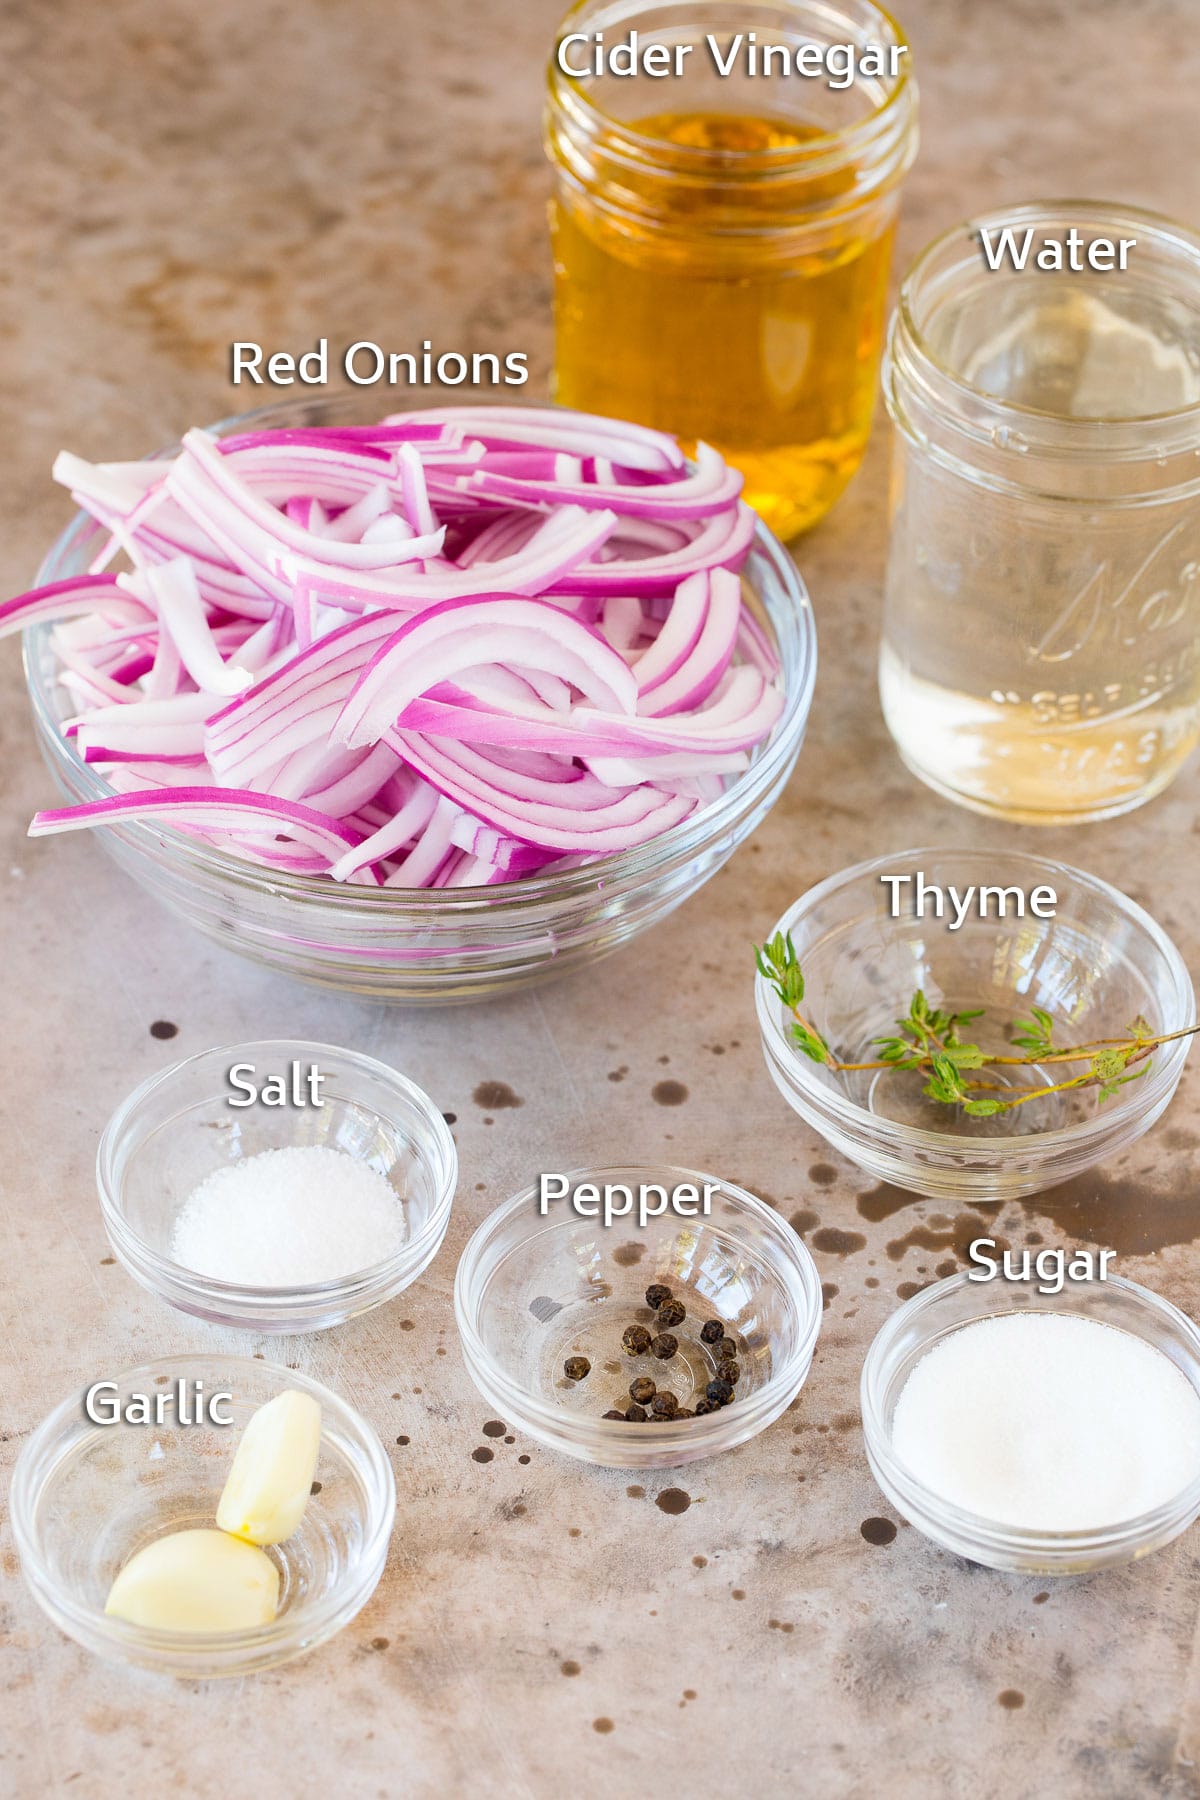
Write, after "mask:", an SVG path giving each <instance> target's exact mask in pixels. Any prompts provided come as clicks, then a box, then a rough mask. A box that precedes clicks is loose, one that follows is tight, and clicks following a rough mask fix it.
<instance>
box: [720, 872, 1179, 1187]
mask: <svg viewBox="0 0 1200 1800" xmlns="http://www.w3.org/2000/svg"><path fill="white" fill-rule="evenodd" d="M995 856H996V853H995V852H993V851H990V850H975V849H971V848H962V849H954V848H951V847H948V846H947V845H944V844H943V845H923V846H921V847H920V848H918V849H915V850H894V851H892V852H891V853H890V854H888V855H885V856H873V857H871V858H869V859H868V860H867V861H866V862H860V863H854V864H853V865H852V866H851V867H849V868H846V869H840V870H838V872H837V874H835V875H830V876H827V877H826V879H825V880H824V881H820V882H818V883H817V884H816V886H815V887H811V888H809V889H808V890H807V891H806V892H805V893H803V894H802V895H801V896H800V898H799V899H798V900H796V901H794V902H793V904H792V905H791V906H789V907H788V909H787V911H786V912H785V913H784V914H783V915H782V916H781V917H780V918H779V919H778V921H777V922H776V923H775V924H774V925H773V926H772V927H771V930H770V932H769V933H768V934H767V935H768V938H771V937H774V935H775V933H776V932H780V931H782V932H787V931H791V930H792V929H793V927H794V926H795V925H796V923H797V921H798V920H800V919H801V918H803V917H804V915H805V913H807V912H809V911H811V910H812V909H813V908H814V907H817V906H819V905H820V904H821V903H822V901H824V900H827V899H828V898H829V897H830V896H831V895H833V894H836V893H837V892H838V890H839V889H841V888H848V887H850V886H852V885H853V883H854V882H856V881H861V880H864V879H865V878H867V877H868V876H871V875H878V874H880V873H894V872H895V871H896V870H897V869H898V868H899V867H900V866H901V865H903V864H908V863H916V862H918V861H922V862H924V863H925V865H926V866H927V867H928V866H933V867H936V863H937V859H938V858H963V857H974V858H984V857H991V858H992V859H993V862H994V860H995ZM1003 858H1004V862H1005V865H1006V867H1008V866H1011V865H1015V864H1022V865H1024V866H1026V867H1027V868H1029V869H1030V870H1031V871H1033V870H1036V871H1037V873H1038V874H1039V875H1041V876H1049V877H1057V878H1059V879H1060V880H1061V878H1062V877H1063V876H1065V877H1067V879H1068V880H1069V881H1070V882H1071V883H1072V885H1073V886H1076V887H1081V888H1085V889H1086V890H1087V891H1088V892H1090V893H1092V894H1094V895H1097V896H1099V897H1100V898H1101V899H1103V900H1105V901H1107V902H1108V903H1109V904H1110V905H1111V906H1112V907H1113V908H1114V910H1115V911H1116V912H1117V913H1118V914H1120V916H1121V917H1123V918H1125V919H1126V920H1128V921H1129V922H1130V923H1132V924H1134V925H1136V926H1137V927H1138V929H1139V930H1140V931H1142V932H1144V933H1145V935H1146V936H1147V937H1148V938H1149V939H1150V941H1151V942H1152V943H1153V945H1154V947H1155V949H1156V950H1157V952H1158V954H1159V955H1160V956H1161V958H1162V960H1163V962H1164V963H1165V964H1166V966H1167V968H1168V970H1169V971H1170V973H1171V975H1172V977H1173V981H1174V987H1175V993H1176V997H1177V999H1178V1001H1179V1004H1180V1009H1181V1012H1183V1013H1186V1023H1188V1024H1191V1023H1193V1022H1194V1020H1195V1016H1196V998H1195V991H1194V989H1193V987H1192V980H1191V977H1190V975H1189V974H1188V970H1187V965H1186V963H1185V962H1184V960H1183V957H1182V956H1181V955H1180V953H1179V950H1178V949H1177V948H1176V946H1175V944H1174V943H1173V942H1172V940H1171V939H1170V938H1169V937H1168V936H1167V934H1166V932H1165V931H1164V930H1163V928H1162V926H1161V925H1159V924H1158V922H1157V921H1156V920H1155V919H1152V918H1151V916H1150V914H1149V913H1148V912H1146V911H1145V909H1144V908H1143V907H1140V906H1139V905H1138V904H1137V902H1136V901H1134V900H1131V899H1129V897H1128V895H1126V894H1122V893H1121V891H1120V889H1119V888H1115V887H1113V886H1111V884H1110V883H1109V882H1107V881H1103V880H1101V878H1100V876H1099V875H1089V874H1088V873H1087V871H1086V870H1085V869H1077V868H1074V867H1073V866H1072V865H1071V864H1070V863H1063V862H1058V861H1056V860H1053V859H1051V858H1049V857H1043V856H1038V855H1037V854H1035V853H1034V852H1032V851H1029V850H1005V851H1004V852H1003ZM1007 885H1011V883H1009V884H1007ZM1031 885H1032V884H1031ZM1056 891H1059V890H1056ZM1059 904H1060V906H1061V904H1062V900H1061V892H1060V899H1059ZM754 1003H755V1010H756V1012H757V1014H758V1026H759V1031H760V1033H761V1034H762V1040H763V1044H764V1046H765V1048H766V1049H767V1051H768V1052H769V1054H770V1055H771V1057H772V1059H773V1060H774V1062H775V1064H776V1066H778V1067H780V1068H781V1069H783V1070H784V1071H786V1072H787V1074H788V1075H789V1077H790V1079H791V1081H792V1083H793V1085H794V1086H795V1087H796V1088H798V1089H799V1090H800V1091H801V1092H802V1093H804V1095H805V1096H806V1097H807V1098H808V1099H809V1100H810V1101H811V1102H812V1104H813V1106H814V1107H815V1108H817V1109H818V1110H819V1111H821V1112H823V1113H827V1114H829V1115H831V1116H832V1117H833V1118H835V1119H837V1120H838V1121H839V1122H840V1123H841V1124H843V1125H844V1126H845V1127H846V1128H847V1130H848V1131H851V1132H853V1133H854V1134H855V1136H857V1137H859V1138H872V1139H876V1138H886V1139H888V1140H889V1141H891V1142H893V1143H896V1144H904V1145H908V1146H911V1147H912V1148H913V1149H914V1150H925V1151H927V1152H929V1153H930V1154H931V1155H938V1154H945V1153H946V1152H947V1151H953V1152H955V1153H956V1154H957V1153H960V1152H962V1151H964V1150H967V1149H969V1150H971V1151H973V1152H975V1153H978V1154H980V1155H988V1156H992V1155H994V1156H996V1157H1007V1156H1022V1155H1023V1156H1028V1155H1029V1154H1030V1153H1031V1152H1035V1151H1036V1153H1037V1154H1038V1155H1041V1154H1042V1153H1043V1152H1045V1151H1050V1150H1058V1149H1068V1148H1070V1147H1071V1146H1073V1145H1078V1144H1084V1143H1086V1142H1087V1141H1088V1139H1089V1138H1094V1137H1101V1136H1105V1135H1107V1134H1108V1132H1110V1131H1111V1128H1112V1126H1113V1124H1114V1123H1116V1122H1120V1121H1123V1120H1124V1119H1126V1118H1133V1117H1136V1116H1137V1115H1138V1114H1141V1113H1145V1112H1147V1111H1149V1110H1150V1108H1151V1107H1152V1106H1153V1105H1154V1104H1155V1102H1156V1101H1158V1100H1160V1099H1162V1098H1163V1097H1164V1096H1166V1095H1169V1094H1170V1092H1171V1091H1172V1089H1173V1088H1174V1087H1175V1085H1176V1083H1177V1082H1178V1080H1179V1077H1180V1075H1181V1074H1182V1072H1183V1065H1184V1062H1185V1061H1186V1059H1187V1054H1188V1049H1189V1047H1190V1044H1191V1041H1192V1040H1191V1039H1190V1038H1177V1039H1176V1040H1175V1042H1174V1043H1172V1044H1167V1045H1165V1046H1164V1048H1163V1049H1162V1050H1161V1051H1156V1052H1155V1055H1154V1059H1153V1060H1154V1064H1155V1066H1154V1067H1153V1068H1152V1069H1151V1071H1150V1073H1149V1074H1148V1075H1145V1076H1143V1077H1142V1078H1141V1079H1140V1080H1138V1081H1136V1082H1132V1083H1131V1084H1130V1086H1129V1087H1128V1089H1126V1090H1125V1092H1124V1094H1119V1095H1117V1096H1116V1097H1115V1098H1114V1099H1112V1100H1106V1101H1105V1103H1104V1108H1103V1110H1102V1111H1097V1112H1095V1113H1093V1114H1092V1116H1091V1117H1090V1118H1088V1119H1078V1120H1076V1121H1075V1122H1074V1123H1073V1124H1071V1125H1063V1126H1060V1127H1058V1128H1057V1129H1056V1130H1054V1131H1032V1132H1028V1133H1026V1134H1025V1135H1024V1136H1021V1135H1020V1134H1016V1135H1014V1134H1008V1133H998V1134H997V1135H996V1136H995V1137H987V1138H965V1137H961V1136H956V1135H955V1134H954V1133H953V1132H948V1131H927V1130H926V1129H925V1128H924V1127H923V1126H917V1125H904V1124H900V1123H899V1122H898V1121H896V1120H894V1119H886V1118H882V1117H880V1116H878V1115H877V1114H875V1113H873V1112H869V1111H868V1110H867V1109H866V1107H863V1106H859V1105H858V1104H857V1103H856V1102H855V1101H853V1100H850V1099H848V1098H847V1096H846V1095H845V1094H843V1093H841V1092H839V1091H838V1089H837V1088H834V1087H822V1086H820V1085H819V1083H818V1082H817V1080H816V1079H815V1075H816V1071H817V1069H818V1068H819V1066H820V1065H819V1064H817V1063H811V1062H809V1061H808V1059H807V1058H806V1057H804V1056H802V1055H801V1053H800V1052H799V1050H798V1049H797V1048H796V1046H795V1045H794V1043H793V1042H792V1041H791V1039H790V1038H789V1036H788V1034H787V1031H786V1030H785V1028H784V1024H783V1020H782V1018H781V1016H780V1014H781V1002H780V1000H779V997H778V995H777V994H776V993H775V991H774V989H773V988H772V987H770V985H769V984H768V982H767V981H766V979H765V978H764V976H763V975H762V973H761V972H760V971H759V972H756V973H755V977H754ZM1184 1022H1185V1021H1183V1020H1181V1021H1180V1023H1179V1024H1178V1025H1175V1024H1172V1025H1170V1026H1168V1027H1167V1029H1169V1030H1172V1031H1175V1030H1179V1029H1182V1026H1183V1024H1184Z"/></svg>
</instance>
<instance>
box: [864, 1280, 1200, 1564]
mask: <svg viewBox="0 0 1200 1800" xmlns="http://www.w3.org/2000/svg"><path fill="white" fill-rule="evenodd" d="M1014 1312H1021V1313H1028V1312H1038V1313H1047V1312H1050V1313H1070V1314H1073V1315H1075V1316H1077V1317H1082V1318H1088V1319H1092V1320H1094V1321H1095V1322H1096V1323H1097V1324H1101V1325H1111V1326H1115V1327H1117V1328H1118V1329H1119V1330H1122V1331H1128V1332H1130V1333H1131V1334H1132V1335H1133V1336H1134V1337H1138V1338H1142V1339H1144V1340H1145V1342H1146V1343H1148V1344H1151V1345H1153V1346H1154V1348H1155V1349H1156V1350H1161V1351H1162V1352H1163V1353H1164V1355H1166V1356H1169V1357H1170V1359H1171V1361H1172V1362H1173V1363H1174V1364H1175V1366H1176V1368H1178V1369H1179V1370H1181V1371H1182V1373H1183V1374H1184V1375H1185V1376H1186V1377H1187V1379H1188V1381H1189V1382H1190V1383H1191V1384H1192V1386H1193V1387H1194V1388H1195V1389H1196V1390H1197V1391H1198V1392H1200V1331H1197V1329H1196V1327H1195V1325H1194V1324H1193V1323H1192V1321H1191V1320H1190V1319H1189V1318H1188V1317H1187V1316H1186V1314H1184V1313H1181V1312H1180V1311H1179V1308H1178V1307H1176V1306H1172V1305H1171V1304H1170V1302H1169V1301H1167V1300H1163V1299H1161V1298H1160V1297H1159V1295H1158V1294H1154V1293H1151V1291H1150V1289H1149V1288H1145V1287H1141V1286H1139V1285H1138V1283H1137V1282H1136V1281H1126V1280H1125V1279H1124V1278H1123V1277H1122V1276H1119V1275H1109V1276H1107V1277H1106V1279H1105V1280H1104V1281H1067V1282H1066V1283H1065V1285H1064V1286H1063V1289H1062V1291H1061V1292H1060V1293H1057V1294H1041V1293H1039V1292H1038V1291H1037V1288H1036V1286H1035V1285H1034V1284H1032V1283H1029V1282H1019V1283H1017V1282H1007V1281H1004V1280H1000V1279H996V1280H992V1281H989V1282H987V1283H982V1282H977V1281H972V1280H970V1278H969V1277H968V1275H967V1274H966V1273H965V1272H964V1273H962V1274H958V1275H951V1276H950V1277H949V1279H948V1280H946V1281H935V1282H934V1283H933V1284H932V1285H931V1286H930V1287H927V1288H925V1289H923V1290H922V1292H921V1293H919V1294H915V1295H914V1296H913V1298H912V1299H911V1300H907V1301H906V1302H905V1303H904V1305H903V1306H901V1307H900V1308H899V1309H898V1310H897V1311H896V1312H894V1313H893V1314H892V1316H891V1318H890V1319H888V1321H887V1322H886V1324H885V1325H884V1326H883V1328H882V1330H881V1331H880V1332H879V1333H878V1335H877V1336H876V1338H875V1340H874V1342H873V1343H872V1345H871V1348H870V1349H869V1350H868V1352H867V1359H866V1361H865V1363H864V1364H863V1372H862V1421H863V1437H864V1439H865V1442H866V1447H867V1460H868V1462H869V1463H870V1465H871V1473H872V1474H873V1475H874V1477H875V1479H876V1481H877V1482H878V1483H879V1486H880V1488H881V1489H882V1491H883V1493H884V1494H886V1495H887V1498H888V1499H889V1500H890V1501H891V1503H892V1505H893V1506H894V1507H895V1508H896V1510H897V1511H898V1512H900V1513H902V1514H903V1516H904V1517H905V1518H906V1519H907V1520H908V1521H909V1522H910V1524H912V1525H915V1526H916V1528H917V1530H918V1531H921V1532H923V1533H924V1534H925V1536H926V1537H928V1538H932V1539H933V1541H934V1543H936V1544H941V1545H942V1546H943V1547H944V1548H945V1549H947V1550H953V1551H954V1552H955V1553H956V1554H957V1555H959V1556H966V1557H969V1558H970V1560H971V1561H972V1562H976V1563H983V1564H985V1565H986V1567H988V1568H989V1569H1009V1570H1013V1571H1015V1572H1016V1573H1018V1574H1023V1575H1081V1574H1085V1573H1087V1572H1088V1571H1089V1570H1092V1569H1103V1568H1108V1567H1110V1566H1111V1565H1112V1564H1114V1563H1123V1562H1132V1561H1133V1560H1134V1559H1135V1558H1136V1557H1140V1556H1148V1555H1149V1553H1150V1551H1151V1550H1157V1549H1159V1548H1161V1546H1162V1545H1163V1544H1167V1543H1170V1541H1171V1539H1172V1538H1173V1537H1177V1536H1178V1535H1179V1533H1180V1532H1181V1531H1184V1530H1186V1528H1187V1527H1188V1526H1189V1525H1190V1524H1191V1523H1192V1521H1193V1520H1194V1519H1195V1518H1196V1517H1197V1516H1200V1476H1197V1478H1196V1479H1195V1480H1193V1481H1191V1482H1190V1483H1189V1484H1188V1486H1187V1487H1185V1488H1183V1489H1181V1490H1180V1492H1179V1493H1178V1494H1176V1495H1175V1496H1174V1497H1173V1498H1172V1499H1171V1500H1169V1501H1167V1502H1165V1503H1164V1504H1163V1505H1161V1506H1157V1507H1155V1508H1154V1509H1153V1510H1152V1511H1150V1512H1146V1513H1142V1514H1139V1515H1138V1516H1137V1517H1135V1518H1132V1519H1123V1520H1121V1521H1120V1522H1119V1523H1118V1524H1115V1525H1106V1526H1103V1527H1101V1528H1098V1529H1096V1530H1091V1531H1033V1530H1027V1529H1021V1528H1018V1527H1017V1526H1014V1525H1009V1524H1002V1523H999V1522H997V1521H996V1520H994V1519H985V1518H982V1517H981V1516H980V1515H978V1514H976V1513H973V1512H968V1511H967V1510H965V1509H964V1508H963V1507H961V1506H956V1505H954V1504H953V1503H951V1502H950V1501H948V1500H946V1499H944V1498H943V1497H942V1495H940V1494H937V1493H935V1492H934V1491H933V1490H932V1489H930V1488H928V1487H926V1486H925V1485H924V1484H923V1483H922V1482H921V1481H919V1480H918V1479H917V1478H916V1476H915V1475H913V1474H912V1473H911V1471H910V1470H909V1469H908V1468H906V1466H905V1465H904V1463H902V1462H901V1460H900V1458H899V1457H898V1456H897V1455H896V1452H895V1449H894V1447H893V1443H892V1427H893V1424H894V1421H895V1417H896V1406H897V1402H898V1401H899V1399H900V1395H901V1393H902V1392H903V1390H904V1384H905V1382H906V1381H907V1380H908V1378H909V1376H910V1374H911V1373H912V1371H913V1369H914V1368H915V1367H916V1365H917V1363H918V1362H920V1360H921V1358H922V1357H923V1356H925V1355H927V1354H928V1352H929V1351H930V1350H932V1349H933V1348H934V1346H935V1345H936V1344H938V1343H939V1342H940V1341H941V1340H942V1339H943V1338H945V1337H947V1336H949V1335H950V1334H951V1333H953V1332H955V1331H957V1330H959V1329H961V1327H962V1326H964V1325H969V1324H971V1323H972V1322H973V1321H974V1320H976V1319H991V1318H997V1317H999V1316H1001V1315H1003V1314H1005V1313H1014ZM1003 1375H1004V1371H1003V1369H1002V1368H997V1370H996V1378H997V1380H998V1381H1000V1380H1003ZM981 1404H986V1397H985V1396H981Z"/></svg>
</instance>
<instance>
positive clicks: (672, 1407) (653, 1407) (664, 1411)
mask: <svg viewBox="0 0 1200 1800" xmlns="http://www.w3.org/2000/svg"><path fill="white" fill-rule="evenodd" d="M650 1411H651V1412H652V1413H653V1414H654V1417H655V1418H656V1419H673V1418H674V1417H675V1414H676V1413H677V1412H678V1411H679V1402H678V1400H677V1399H676V1398H675V1396H674V1394H672V1393H671V1392H670V1391H669V1390H668V1391H667V1392H666V1393H663V1394H655V1396H654V1398H653V1400H652V1401H651V1402H650Z"/></svg>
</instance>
